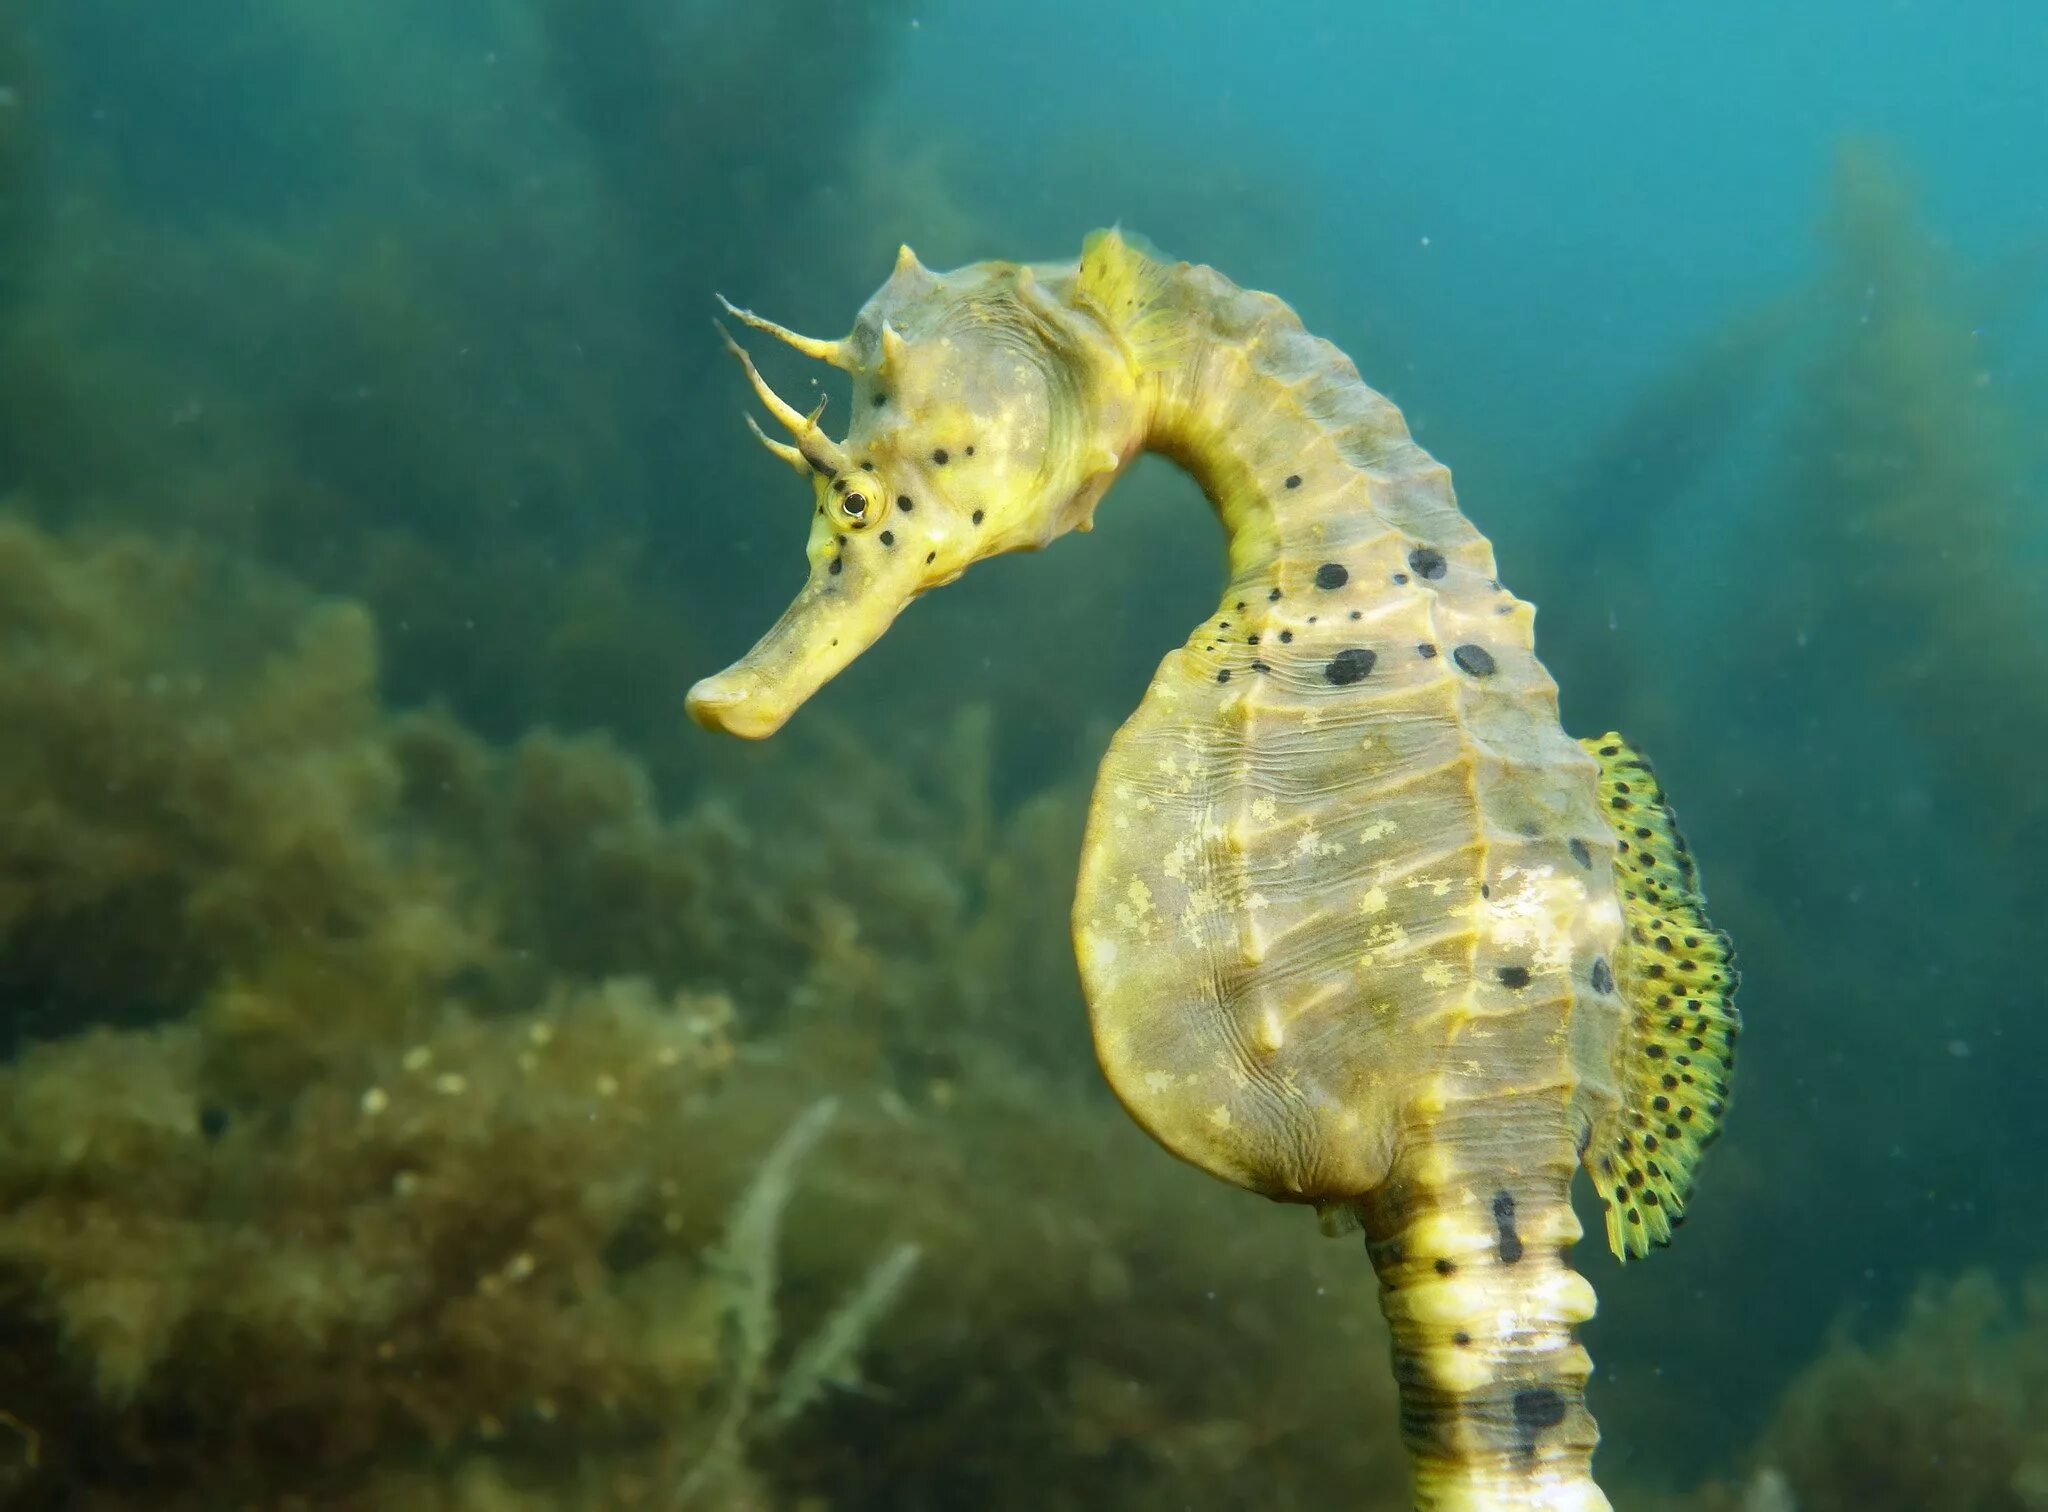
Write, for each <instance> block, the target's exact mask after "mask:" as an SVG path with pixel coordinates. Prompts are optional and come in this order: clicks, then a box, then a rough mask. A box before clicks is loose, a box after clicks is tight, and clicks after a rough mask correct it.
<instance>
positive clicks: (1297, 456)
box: [1080, 240, 1492, 594]
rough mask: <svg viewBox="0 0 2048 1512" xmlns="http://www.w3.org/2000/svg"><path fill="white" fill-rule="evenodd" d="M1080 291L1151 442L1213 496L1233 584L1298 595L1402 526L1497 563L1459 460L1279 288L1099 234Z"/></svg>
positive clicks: (1085, 260)
mask: <svg viewBox="0 0 2048 1512" xmlns="http://www.w3.org/2000/svg"><path fill="white" fill-rule="evenodd" d="M1080 286H1081V288H1082V290H1083V291H1084V292H1086V293H1087V294H1088V295H1089V296H1090V298H1091V300H1092V302H1093V303H1094V304H1095V306H1096V308H1097V309H1098V311H1102V312H1105V313H1106V316H1107V318H1108V320H1109V323H1110V325H1111V327H1112V329H1113V330H1114V331H1115V332H1116V334H1117V335H1118V337H1119V338H1120V339H1121V341H1122V342H1123V344H1124V346H1125V348H1126V350H1127V351H1128V352H1129V354H1130V356H1131V359H1132V361H1133V363H1134V365H1135V366H1136V369H1137V373H1138V383H1139V391H1140V396H1141V401H1142V403H1143V407H1144V413H1145V417H1146V420H1145V426H1144V431H1143V442H1142V445H1143V447H1144V449H1145V450H1149V451H1156V452H1159V453H1161V454H1163V455H1165V456H1167V457H1170V458H1172V459H1173V460H1174V461H1175V462H1177V463H1179V464H1180V465H1181V466H1182V467H1183V468H1185V469H1186V470H1187V471H1188V472H1189V473H1190V474H1191V475H1192V476H1193V477H1194V478H1195V480H1196V482H1197V483H1199V484H1200V485H1201V488H1202V491H1203V492H1204V493H1205V494H1207V495H1208V497H1209V500H1210V502H1211V504H1213V505H1214V506H1215V509H1216V513H1217V517H1218V518H1219V519H1220V520H1221V521H1222V524H1223V527H1224V530H1225V532H1226V535H1227V537H1228V550H1229V563H1230V579H1231V581H1230V591H1231V592H1232V593H1238V594H1242V593H1244V592H1245V591H1247V590H1249V589H1252V588H1263V589H1265V590H1266V591H1268V592H1270V591H1271V589H1272V588H1275V587H1278V588H1281V589H1282V590H1283V591H1293V590H1294V589H1295V588H1296V587H1298V586H1305V582H1304V579H1303V575H1304V574H1305V575H1306V580H1313V577H1314V574H1315V572H1316V571H1317V569H1318V567H1319V566H1321V564H1323V563H1324V562H1326V561H1327V560H1328V559H1329V558H1330V556H1331V555H1332V554H1333V553H1336V552H1339V551H1342V550H1343V549H1344V548H1347V547H1351V546H1355V545H1357V544H1359V543H1360V542H1362V541H1364V540H1367V539H1369V538H1371V537H1373V536H1376V535H1380V534H1383V533H1386V532H1390V531H1391V532H1398V533H1400V534H1402V535H1404V536H1406V537H1408V538H1410V539H1412V540H1416V541H1426V542H1429V543H1431V545H1432V546H1433V547H1434V548H1435V549H1436V550H1437V551H1438V552H1440V553H1443V554H1446V555H1448V554H1452V553H1455V554H1456V555H1457V556H1458V557H1459V558H1460V559H1462V560H1463V561H1464V562H1466V563H1468V564H1475V565H1476V564H1477V563H1478V562H1479V561H1480V559H1483V563H1484V565H1485V567H1486V570H1487V571H1488V572H1489V573H1490V571H1491V563H1492V552H1491V548H1490V547H1488V546H1487V544H1486V542H1485V539H1484V538H1483V537H1482V536H1480V534H1479V533H1478V531H1476V530H1475V529H1474V528H1473V527H1472V525H1471V523H1470V522H1469V521H1467V520H1466V519H1465V517H1464V516H1463V515H1462V514H1460V513H1459V511H1458V507H1457V503H1456V500H1455V498H1454V496H1453V494H1452V491H1451V486H1450V477H1449V473H1448V471H1447V470H1446V469H1444V468H1443V467H1442V466H1441V465H1439V464H1437V463H1436V462H1434V461H1433V460H1432V459H1431V458H1429V457H1428V456H1427V454H1425V453H1424V452H1423V451H1422V449H1421V448H1420V447H1418V446H1417V445H1416V444H1415V442H1414V440H1413V439H1412V438H1411V437H1410V436H1409V433H1408V427H1407V425H1406V423H1405V422H1404V421H1403V420H1402V418H1401V414H1400V411H1399V410H1397V409H1396V408H1395V407H1394V405H1393V404H1392V402H1391V401H1389V400H1388V399H1387V398H1386V397H1385V396H1383V395H1381V394H1380V393H1378V392H1377V391H1376V390H1374V389H1372V388H1370V387H1368V386H1367V385H1366V384H1365V383H1364V382H1363V381H1362V380H1361V379H1360V378H1359V376H1358V370H1357V369H1356V368H1355V367H1353V366H1352V363H1351V360H1350V359H1349V358H1347V357H1346V356H1345V355H1344V354H1343V353H1342V352H1341V351H1339V350H1338V349H1337V348H1336V347H1334V346H1332V345H1331V344H1330V343H1329V342H1327V341H1323V340H1319V339H1318V338H1316V337H1313V336H1311V335H1309V334H1308V333H1307V332H1306V331H1304V330H1303V329H1302V325H1301V321H1300V319H1299V318H1298V317H1297V316H1296V315H1295V313H1294V312H1293V311H1292V310H1291V309H1289V308H1288V307H1287V305H1285V304H1284V303H1282V302H1281V301H1280V300H1279V299H1276V298H1274V297H1273V296H1272V295H1270V294H1262V293H1257V292H1255V291H1251V290H1247V289H1241V288H1239V287H1238V286H1237V285H1235V284H1233V283H1231V282H1230V281H1229V280H1228V279H1226V278H1224V277H1223V276H1222V275H1221V274H1219V273H1217V272H1215V270H1213V269H1211V268H1206V267H1196V266H1191V265H1189V264H1186V263H1181V264H1178V265H1171V264H1167V263H1163V262H1160V261H1156V260H1154V259H1152V258H1149V257H1147V256H1145V254H1143V253H1142V252H1139V251H1138V250H1137V249H1136V248H1133V247H1131V246H1129V245H1128V244H1127V243H1124V242H1122V241H1121V240H1115V241H1109V242H1107V243H1106V244H1097V245H1091V247H1090V248H1089V249H1088V251H1087V252H1085V253H1084V254H1083V257H1082V260H1081V267H1080ZM1475 554H1476V555H1475Z"/></svg>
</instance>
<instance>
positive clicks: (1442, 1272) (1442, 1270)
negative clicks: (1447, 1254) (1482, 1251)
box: [1436, 1260, 1458, 1276]
mask: <svg viewBox="0 0 2048 1512" xmlns="http://www.w3.org/2000/svg"><path fill="white" fill-rule="evenodd" d="M1436 1273H1437V1274H1438V1275H1439V1276H1454V1275H1456V1274H1457V1273H1458V1267H1457V1266H1456V1265H1454V1264H1453V1263H1451V1262H1450V1261H1449V1260H1439V1261H1437V1263H1436Z"/></svg>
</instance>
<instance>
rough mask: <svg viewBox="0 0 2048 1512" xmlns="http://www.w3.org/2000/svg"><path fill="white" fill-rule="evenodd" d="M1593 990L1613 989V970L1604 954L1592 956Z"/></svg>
mask: <svg viewBox="0 0 2048 1512" xmlns="http://www.w3.org/2000/svg"><path fill="white" fill-rule="evenodd" d="M1593 990H1594V991H1595V992H1612V991H1614V970H1613V968H1612V967H1610V966H1609V965H1608V964H1607V957H1606V956H1595V957H1593Z"/></svg>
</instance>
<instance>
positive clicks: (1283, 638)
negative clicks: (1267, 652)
mask: <svg viewBox="0 0 2048 1512" xmlns="http://www.w3.org/2000/svg"><path fill="white" fill-rule="evenodd" d="M1293 639H1294V632H1293V631H1292V630H1282V631H1281V632H1280V644H1281V645H1283V646H1285V645H1287V644H1289V643H1290V642H1292V641H1293Z"/></svg>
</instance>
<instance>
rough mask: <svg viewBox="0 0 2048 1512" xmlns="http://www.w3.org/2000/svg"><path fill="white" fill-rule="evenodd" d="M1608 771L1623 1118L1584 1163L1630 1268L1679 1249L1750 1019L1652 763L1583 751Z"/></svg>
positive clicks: (1625, 749)
mask: <svg viewBox="0 0 2048 1512" xmlns="http://www.w3.org/2000/svg"><path fill="white" fill-rule="evenodd" d="M1580 744H1581V745H1583V746H1584V747H1585V748H1586V749H1587V750H1588V751H1590V752H1592V754H1593V758H1594V759H1595V760H1596V761H1598V762H1599V763H1600V811H1601V813H1603V814H1604V815H1606V816H1607V822H1608V823H1609V824H1610V825H1612V826H1613V828H1614V835H1615V840H1616V843H1617V852H1616V855H1615V858H1614V880H1615V887H1616V890H1617V891H1618V892H1619V893H1620V896H1621V911H1622V923H1623V926H1624V930H1625V933H1624V937H1623V943H1622V947H1621V949H1620V950H1619V951H1618V952H1616V958H1615V961H1614V986H1615V990H1616V991H1617V992H1619V993H1620V995H1621V999H1622V1001H1623V1003H1624V1004H1626V1005H1627V1011H1628V1023H1627V1027H1626V1028H1625V1029H1624V1031H1623V1039H1622V1051H1621V1062H1620V1066H1619V1067H1618V1070H1619V1072H1620V1081H1621V1109H1620V1114H1619V1117H1618V1118H1617V1119H1616V1120H1615V1121H1614V1124H1613V1126H1612V1127H1611V1128H1607V1129H1602V1130H1597V1131H1596V1133H1595V1138H1594V1140H1593V1142H1592V1144H1590V1145H1589V1146H1588V1147H1587V1150H1586V1154H1585V1163H1586V1169H1587V1171H1588V1172H1589V1173H1590V1174H1591V1175H1592V1177H1593V1179H1594V1181H1595V1183H1596V1184H1597V1185H1598V1187H1599V1190H1600V1205H1601V1207H1602V1208H1603V1209H1604V1210H1605V1211H1606V1214H1607V1243H1608V1247H1609V1248H1611V1249H1612V1250H1613V1251H1614V1253H1615V1254H1616V1255H1617V1256H1618V1257H1620V1258H1621V1259H1623V1260H1628V1259H1631V1258H1633V1259H1641V1258H1642V1257H1643V1256H1644V1255H1647V1254H1648V1253H1649V1252H1650V1247H1651V1246H1652V1245H1653V1244H1668V1243H1670V1242H1671V1230H1672V1228H1673V1227H1674V1226H1675V1225H1676V1224H1677V1223H1678V1222H1679V1220H1680V1218H1681V1217H1682V1216H1683V1214H1684V1212H1685V1203H1686V1199H1687V1198H1688V1197H1689V1196H1690V1195H1691V1193H1692V1186H1693V1176H1694V1172H1695V1171H1696V1170H1697V1169H1698V1166H1699V1161H1700V1156H1701V1154H1702V1152H1703V1151H1704V1150H1705V1149H1706V1147H1707V1146H1708V1145H1709V1144H1712V1143H1713V1141H1714V1137H1715V1136H1716V1135H1717V1134H1719V1133H1720V1130H1721V1120H1722V1116H1723V1114H1724V1112H1725V1110H1726V1108H1727V1104H1728V1086H1729V1079H1730V1075H1731V1073H1732V1072H1733V1069H1734V1063H1735V1041H1736V1037H1737V1034H1738V1032H1739V1030H1740V1026H1741V1019H1740V1016H1739V1015H1738V1014H1737V1013H1736V1011H1735V980H1736V977H1735V954H1734V950H1733V948H1732V947H1731V946H1730V945H1729V943H1728V937H1727V936H1726V935H1724V934H1722V933H1721V932H1720V931H1719V930H1717V929H1715V928H1714V926H1713V925H1712V924H1711V923H1709V922H1708V920H1707V912H1706V895H1705V893H1704V892H1703V891H1702V890H1701V887H1700V876H1699V868H1698V867H1697V866H1696V865H1695V864H1694V863H1693V859H1692V857H1691V855H1690V854H1689V853H1688V852H1687V851H1686V848H1685V841H1684V839H1683V838H1682V837H1681V836H1680V835H1679V833H1678V824H1677V821H1676V820H1675V819H1674V818H1673V817H1672V813H1671V809H1670V807H1669V806H1668V805H1667V804H1666V803H1665V802H1664V793H1663V790H1662V789H1661V788H1659V787H1658V785H1657V778H1656V775H1655V774H1654V773H1653V772H1652V771H1651V770H1650V763H1649V762H1648V761H1646V760H1644V759H1643V756H1642V753H1641V752H1639V751H1637V750H1636V749H1635V747H1633V746H1631V745H1630V744H1629V743H1628V742H1627V741H1626V740H1623V739H1622V738H1621V737H1620V736H1619V735H1614V734H1608V735H1604V736H1602V737H1601V738H1600V739H1598V740H1585V741H1581V742H1580Z"/></svg>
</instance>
